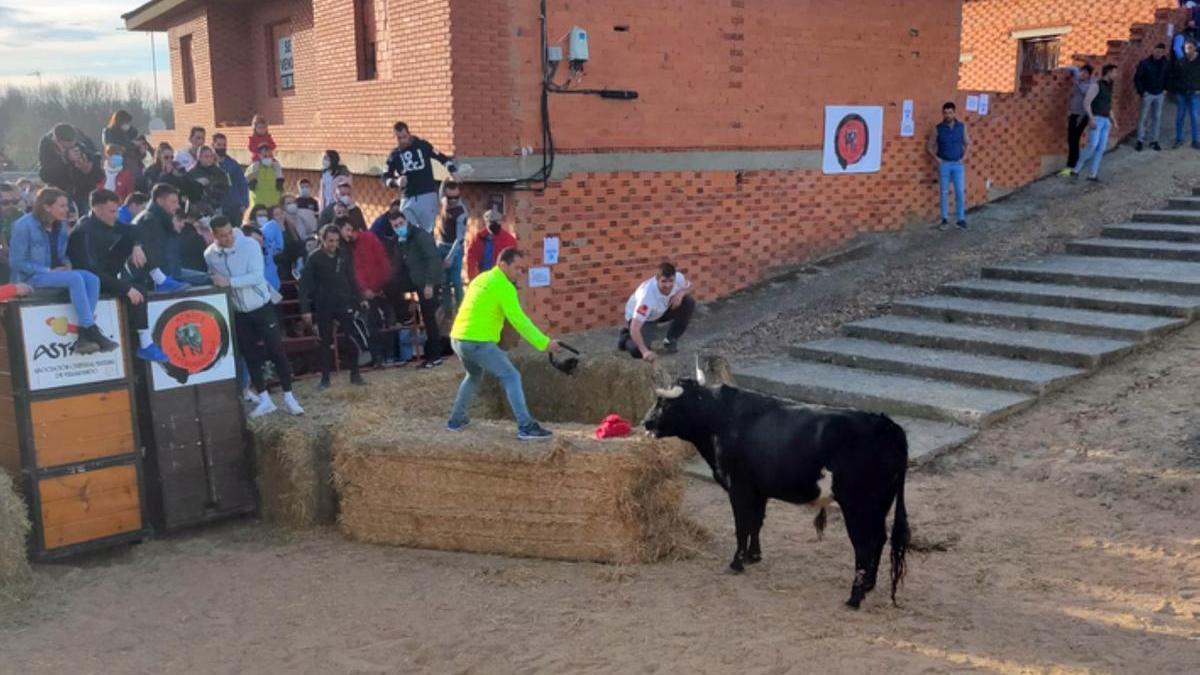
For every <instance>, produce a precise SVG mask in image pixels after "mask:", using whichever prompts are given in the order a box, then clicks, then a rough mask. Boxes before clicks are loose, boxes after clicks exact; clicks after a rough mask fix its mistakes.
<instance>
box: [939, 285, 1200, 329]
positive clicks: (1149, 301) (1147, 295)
mask: <svg viewBox="0 0 1200 675" xmlns="http://www.w3.org/2000/svg"><path fill="white" fill-rule="evenodd" d="M939 292H941V293H944V294H946V295H957V296H960V297H964V298H979V299H982V300H1004V301H1007V302H1023V303H1026V304H1030V305H1046V306H1049V307H1070V308H1073V309H1096V310H1101V311H1106V312H1131V313H1135V314H1153V315H1155V316H1175V317H1181V318H1184V319H1191V318H1192V317H1193V316H1195V315H1196V313H1197V312H1200V295H1197V296H1192V295H1172V294H1170V293H1152V292H1149V291H1121V290H1117V289H1115V288H1092V287H1088V286H1066V285H1062V284H1039V283H1033V282H1027V281H1006V280H1004V279H968V280H966V281H956V282H954V283H949V284H945V285H944V286H942V287H941V289H940V290H939Z"/></svg>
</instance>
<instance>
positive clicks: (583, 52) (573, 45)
mask: <svg viewBox="0 0 1200 675" xmlns="http://www.w3.org/2000/svg"><path fill="white" fill-rule="evenodd" d="M567 56H568V57H569V58H570V60H571V63H578V64H582V63H584V62H586V61H587V60H588V32H587V31H586V30H584V29H582V28H580V27H579V26H571V37H570V39H569V40H568V42H567Z"/></svg>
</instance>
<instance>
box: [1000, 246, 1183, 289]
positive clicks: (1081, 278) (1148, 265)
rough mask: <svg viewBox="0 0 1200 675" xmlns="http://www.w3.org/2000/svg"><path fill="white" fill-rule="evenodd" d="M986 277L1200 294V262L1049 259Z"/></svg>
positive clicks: (1003, 266)
mask: <svg viewBox="0 0 1200 675" xmlns="http://www.w3.org/2000/svg"><path fill="white" fill-rule="evenodd" d="M983 276H984V277H985V278H987V279H1008V280H1010V281H1040V282H1049V283H1056V284H1068V285H1074V286H1093V287H1102V288H1120V289H1126V290H1138V291H1165V292H1168V293H1180V294H1200V263H1189V262H1174V261H1159V260H1146V259H1143V258H1105V259H1103V260H1097V259H1096V258H1093V257H1089V256H1069V255H1060V256H1049V257H1045V258H1035V259H1033V260H1023V261H1019V262H1011V263H1006V264H1001V265H996V266H994V267H985V268H984V269H983Z"/></svg>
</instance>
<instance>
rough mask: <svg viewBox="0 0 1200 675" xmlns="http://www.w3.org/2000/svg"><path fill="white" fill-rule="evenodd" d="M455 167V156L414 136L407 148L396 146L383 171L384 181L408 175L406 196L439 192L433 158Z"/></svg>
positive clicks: (449, 167)
mask: <svg viewBox="0 0 1200 675" xmlns="http://www.w3.org/2000/svg"><path fill="white" fill-rule="evenodd" d="M435 159H436V160H437V161H439V162H441V163H442V164H445V165H446V168H448V169H451V168H453V164H454V158H452V157H450V156H449V155H444V154H442V153H440V152H438V151H437V150H434V149H433V146H432V145H430V143H429V141H427V140H425V139H424V138H417V137H416V136H413V139H412V142H410V143H409V144H408V147H407V148H404V149H400V148H394V149H393V150H392V154H390V155H388V159H387V170H386V171H384V173H383V183H384V185H387V184H388V182H389V181H394V180H396V179H398V178H400V176H406V177H407V178H408V182H407V183H405V185H404V196H405V197H416V196H417V195H423V194H426V193H429V192H437V191H438V184H437V181H436V180H434V178H433V160H435Z"/></svg>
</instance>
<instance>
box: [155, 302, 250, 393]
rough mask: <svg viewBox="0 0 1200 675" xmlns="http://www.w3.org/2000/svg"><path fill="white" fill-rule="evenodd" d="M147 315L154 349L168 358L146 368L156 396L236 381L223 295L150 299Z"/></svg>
mask: <svg viewBox="0 0 1200 675" xmlns="http://www.w3.org/2000/svg"><path fill="white" fill-rule="evenodd" d="M146 311H147V313H148V315H149V325H150V335H151V337H152V338H154V344H156V345H158V346H159V348H161V349H162V350H163V353H165V354H166V355H167V358H168V359H169V361H168V362H167V363H155V364H154V365H153V366H151V372H152V373H153V384H154V390H155V391H163V390H165V389H178V388H179V387H190V386H192V385H194V384H205V383H208V382H219V381H221V380H230V379H233V378H234V377H236V376H237V367H236V365H235V362H234V358H233V334H232V324H231V322H230V320H229V300H228V299H227V298H226V297H225V294H224V293H212V294H209V295H194V296H190V297H185V298H172V299H170V300H153V301H151V302H150V303H148V304H147V306H146Z"/></svg>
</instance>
